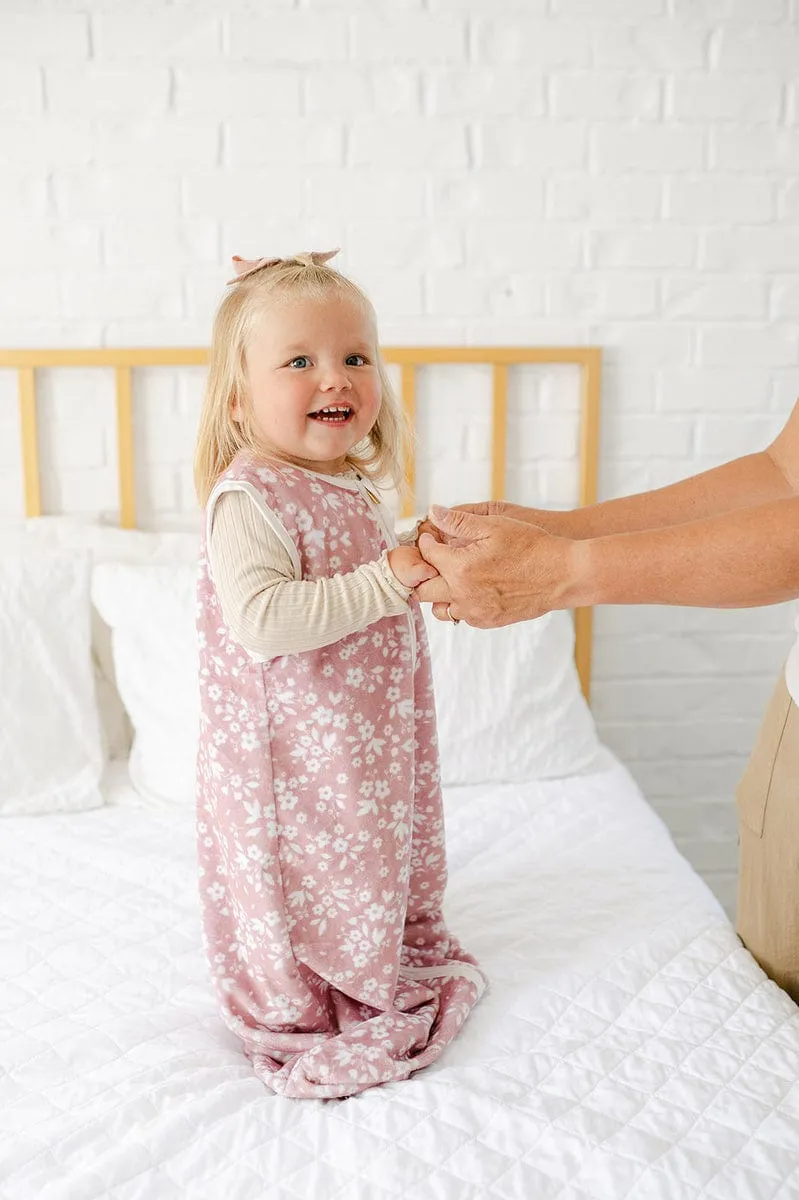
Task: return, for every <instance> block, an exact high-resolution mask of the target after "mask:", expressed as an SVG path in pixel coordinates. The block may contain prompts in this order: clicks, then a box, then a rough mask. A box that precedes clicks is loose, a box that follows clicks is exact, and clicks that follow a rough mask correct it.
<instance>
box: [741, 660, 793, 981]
mask: <svg viewBox="0 0 799 1200" xmlns="http://www.w3.org/2000/svg"><path fill="white" fill-rule="evenodd" d="M737 801H738V815H739V818H740V875H739V883H738V934H739V936H740V938H741V941H742V942H743V943H744V945H745V946H746V947H747V949H748V950H749V951H750V952H751V953H752V955H753V957H754V958H756V959H757V961H758V962H759V963H760V966H761V967H762V968H763V970H764V971H765V972H766V974H767V975H769V976H770V977H771V978H772V979H773V980H774V981H775V982H776V983H778V984H779V985H780V987H782V988H784V989H785V991H786V992H787V993H788V994H789V996H791V997H792V998H793V999H794V1000H795V1001H796V1002H797V1003H799V709H797V707H796V705H795V704H794V703H793V701H792V700H791V697H790V695H789V693H788V689H787V687H786V686H785V678H784V676H782V677H781V678H780V681H779V683H778V684H777V687H776V689H775V691H774V695H773V696H772V698H771V701H770V703H769V706H768V709H767V710H766V715H765V717H764V720H763V724H762V726H761V728H760V733H759V734H758V738H757V741H756V743H755V748H754V750H753V751H752V757H751V758H750V760H749V763H748V765H747V768H746V771H745V772H744V775H743V778H742V779H741V782H740V784H739V786H738V790H737Z"/></svg>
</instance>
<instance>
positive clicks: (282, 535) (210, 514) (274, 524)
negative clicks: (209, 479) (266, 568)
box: [205, 479, 302, 579]
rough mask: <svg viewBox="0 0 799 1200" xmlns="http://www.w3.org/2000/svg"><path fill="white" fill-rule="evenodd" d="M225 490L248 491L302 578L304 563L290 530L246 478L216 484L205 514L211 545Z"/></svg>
mask: <svg viewBox="0 0 799 1200" xmlns="http://www.w3.org/2000/svg"><path fill="white" fill-rule="evenodd" d="M223 492H246V493H247V495H248V496H249V497H250V500H252V502H253V504H254V505H255V507H256V508H257V510H258V512H259V513H260V514H261V516H262V517H263V519H264V520H265V521H266V523H267V525H268V526H269V528H270V529H271V530H272V533H274V535H275V537H277V538H279V539H280V542H281V544H282V545H283V548H284V549H285V551H286V553H287V554H288V556H289V558H290V559H291V565H292V567H293V568H294V578H295V579H302V564H301V563H300V556H299V554H298V552H297V547H296V546H295V545H294V542H293V541H292V539H291V538H290V537H289V534H288V531H287V529H286V527H285V525H284V524H283V522H282V521H281V520H280V517H278V516H277V515H276V513H274V512H273V511H272V509H271V508H270V507H269V505H268V504H266V502H265V501H264V498H263V496H262V495H261V494H260V492H259V491H258V489H257V488H255V487H253V485H252V484H251V483H247V481H246V480H239V479H224V480H223V481H222V482H221V483H218V484H217V485H216V487H215V488H214V490H213V491H212V492H211V495H210V496H209V498H208V507H207V510H206V515H205V522H206V524H205V536H206V540H207V542H208V544H209V545H210V541H211V529H212V527H213V523H214V512H215V510H216V503H217V501H218V499H219V497H220V496H221V495H222V493H223Z"/></svg>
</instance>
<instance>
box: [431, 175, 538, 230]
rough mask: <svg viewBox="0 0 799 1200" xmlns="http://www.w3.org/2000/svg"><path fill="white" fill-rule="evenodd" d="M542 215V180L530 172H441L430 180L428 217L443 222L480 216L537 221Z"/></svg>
mask: <svg viewBox="0 0 799 1200" xmlns="http://www.w3.org/2000/svg"><path fill="white" fill-rule="evenodd" d="M543 212H544V181H543V179H542V178H541V177H540V175H536V174H533V173H532V172H525V171H502V170H494V171H492V172H491V173H490V174H488V173H486V172H479V173H478V172H475V171H469V172H461V173H458V174H452V173H449V172H448V173H446V174H445V173H444V172H441V174H440V175H439V176H438V177H437V178H436V179H434V180H433V185H432V200H431V215H432V217H433V218H434V219H435V220H438V221H441V222H442V223H445V222H450V221H452V220H453V219H455V218H458V219H462V218H468V217H476V218H478V219H479V218H482V216H483V215H491V216H492V217H512V218H515V219H517V220H518V219H519V218H521V217H524V218H525V219H526V220H527V221H534V220H535V221H540V219H541V217H542V216H543Z"/></svg>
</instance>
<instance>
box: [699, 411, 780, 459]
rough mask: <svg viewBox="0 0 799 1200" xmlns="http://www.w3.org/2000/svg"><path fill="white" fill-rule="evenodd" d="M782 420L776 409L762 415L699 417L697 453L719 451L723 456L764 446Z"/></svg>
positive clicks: (749, 452)
mask: <svg viewBox="0 0 799 1200" xmlns="http://www.w3.org/2000/svg"><path fill="white" fill-rule="evenodd" d="M782 426H783V421H782V418H781V417H780V416H778V415H777V414H776V413H774V414H772V415H770V416H763V417H743V416H741V417H738V418H737V419H736V420H734V421H730V420H728V419H727V418H725V417H704V416H703V417H700V418H699V421H698V422H697V437H696V448H697V451H698V452H699V454H720V455H722V456H723V457H724V458H725V459H729V458H738V457H739V456H741V455H744V454H752V453H753V452H754V451H755V450H765V448H766V447H767V446H769V445H770V444H771V443H772V442H773V440H774V438H775V437H776V436H777V434H778V433H779V431H780V429H781V428H782Z"/></svg>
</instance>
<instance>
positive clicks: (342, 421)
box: [308, 404, 353, 425]
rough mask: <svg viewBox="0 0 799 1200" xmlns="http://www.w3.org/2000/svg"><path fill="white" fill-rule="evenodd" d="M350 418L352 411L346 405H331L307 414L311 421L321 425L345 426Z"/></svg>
mask: <svg viewBox="0 0 799 1200" xmlns="http://www.w3.org/2000/svg"><path fill="white" fill-rule="evenodd" d="M352 416H353V411H352V409H351V408H350V407H349V405H347V404H331V405H329V406H328V407H327V408H319V409H317V411H316V412H312V413H308V417H309V419H310V420H311V421H319V422H321V424H322V425H346V424H347V422H348V421H349V420H350V419H351V417H352Z"/></svg>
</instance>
